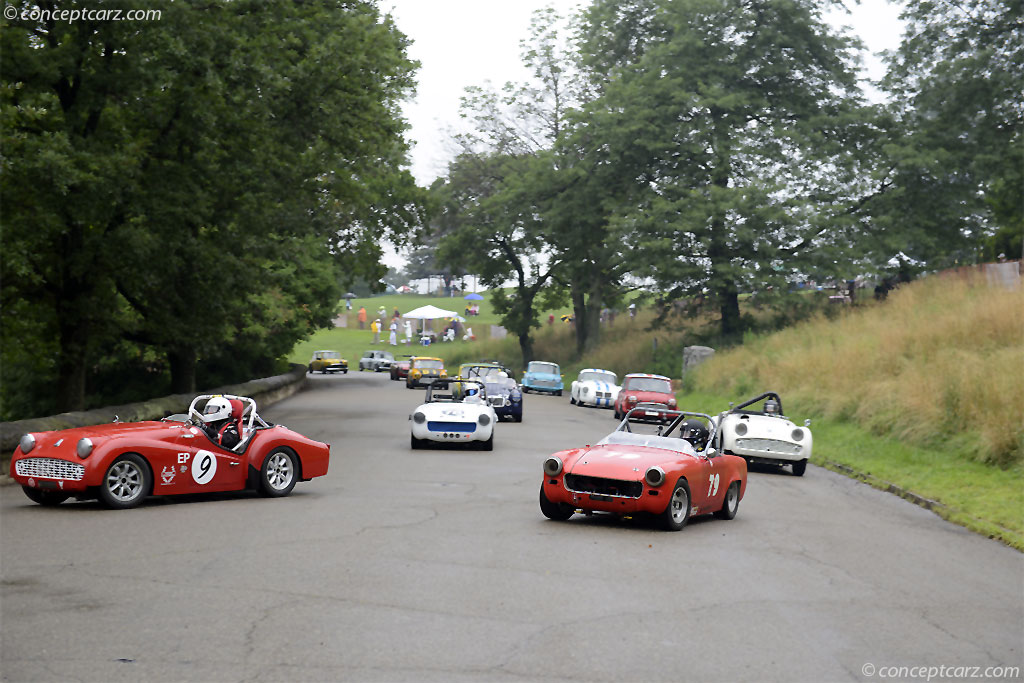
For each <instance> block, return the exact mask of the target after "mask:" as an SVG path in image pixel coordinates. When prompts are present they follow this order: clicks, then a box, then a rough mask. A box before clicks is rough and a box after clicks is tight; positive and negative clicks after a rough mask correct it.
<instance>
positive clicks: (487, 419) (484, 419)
mask: <svg viewBox="0 0 1024 683" xmlns="http://www.w3.org/2000/svg"><path fill="white" fill-rule="evenodd" d="M477 422H479V423H480V426H481V427H486V426H487V425H489V424H491V416H490V415H488V414H486V413H484V414H483V415H481V416H480V418H479V419H478V420H477Z"/></svg>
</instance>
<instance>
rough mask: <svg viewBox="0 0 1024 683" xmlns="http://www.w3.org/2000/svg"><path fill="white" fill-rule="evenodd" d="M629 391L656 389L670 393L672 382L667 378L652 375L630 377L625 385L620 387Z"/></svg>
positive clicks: (663, 392)
mask: <svg viewBox="0 0 1024 683" xmlns="http://www.w3.org/2000/svg"><path fill="white" fill-rule="evenodd" d="M622 388H623V389H625V390H629V391H657V392H660V393H662V394H671V393H672V384H671V383H670V382H669V381H668V380H667V379H655V378H654V377H630V378H629V379H627V380H626V385H625V386H624V387H622Z"/></svg>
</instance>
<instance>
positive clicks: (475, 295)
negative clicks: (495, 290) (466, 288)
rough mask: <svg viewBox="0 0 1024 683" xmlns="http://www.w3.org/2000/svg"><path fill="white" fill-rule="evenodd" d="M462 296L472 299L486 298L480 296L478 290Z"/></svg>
mask: <svg viewBox="0 0 1024 683" xmlns="http://www.w3.org/2000/svg"><path fill="white" fill-rule="evenodd" d="M462 298H463V299H469V300H470V301H483V300H484V298H483V297H482V296H480V295H479V294H477V293H476V292H474V293H472V294H467V295H466V296H464V297H462Z"/></svg>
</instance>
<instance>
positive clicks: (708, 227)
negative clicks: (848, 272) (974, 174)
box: [582, 0, 884, 336]
mask: <svg viewBox="0 0 1024 683" xmlns="http://www.w3.org/2000/svg"><path fill="white" fill-rule="evenodd" d="M854 44H855V43H854V42H853V41H852V40H851V39H848V38H845V37H842V36H838V35H834V34H833V33H832V32H831V31H830V30H829V28H828V27H827V26H826V25H825V24H824V22H823V21H822V19H821V16H820V8H819V6H818V3H816V2H813V1H811V0H796V1H794V2H785V3H783V2H775V1H773V0H752V1H750V2H745V3H741V4H735V3H723V2H719V1H717V0H678V1H672V0H639V1H638V2H633V3H628V4H625V5H623V4H621V3H618V2H613V1H612V0H598V1H597V2H595V3H594V4H593V5H592V6H591V8H590V9H589V10H588V11H587V13H586V16H585V21H584V25H583V41H582V49H583V51H584V62H585V63H586V64H587V65H588V67H589V68H590V69H592V70H593V71H594V72H595V73H603V74H606V75H607V85H605V86H604V87H603V89H602V91H601V94H600V97H598V98H597V99H596V100H595V101H594V102H593V103H592V104H591V105H590V106H589V107H588V108H587V113H588V119H589V120H590V122H591V123H590V127H591V128H592V129H593V131H594V135H595V138H596V139H595V140H594V141H593V142H592V143H591V147H592V149H594V150H596V152H595V161H594V163H595V165H597V166H599V167H601V166H607V167H610V168H616V167H618V168H620V169H624V170H625V171H626V172H628V173H629V174H631V175H632V178H633V182H632V183H631V186H632V194H631V196H630V198H629V201H628V202H622V209H621V210H620V212H619V214H618V216H617V217H616V218H615V219H614V221H615V224H616V228H617V232H618V235H619V236H620V237H621V240H622V241H623V244H624V245H625V246H626V247H627V248H628V249H629V252H630V255H629V259H630V266H631V271H632V273H633V274H634V275H635V276H638V277H641V278H651V279H652V280H653V281H654V282H656V283H657V285H658V286H659V288H660V289H661V290H662V291H663V292H665V296H666V297H668V298H671V299H676V298H681V297H683V296H686V295H690V296H693V295H700V294H703V293H705V291H706V292H707V294H709V295H710V296H711V298H712V299H713V301H715V302H716V303H717V306H718V309H719V311H720V315H721V332H722V334H723V335H725V336H734V335H737V334H738V333H739V332H740V331H741V330H742V327H743V325H742V322H741V319H740V311H739V294H740V292H741V291H754V290H762V289H767V288H770V287H778V286H781V285H784V284H785V281H786V279H787V278H788V277H794V276H798V275H799V274H800V273H802V272H807V271H809V270H812V269H814V270H818V271H821V270H822V269H827V270H835V269H836V265H835V264H836V263H837V262H842V263H844V264H848V265H847V268H849V267H851V266H850V265H849V264H853V263H854V259H855V258H856V257H857V256H858V253H859V252H858V251H857V250H856V249H852V248H851V247H852V246H853V245H854V244H855V241H854V240H853V239H852V238H851V236H852V235H856V234H859V233H860V231H861V229H862V227H863V221H864V220H865V219H864V217H863V216H862V215H861V213H860V212H861V210H862V209H863V206H864V203H865V201H866V198H867V197H871V196H872V195H873V193H874V192H875V191H878V190H879V189H880V188H881V187H882V186H883V185H884V181H880V182H881V184H880V185H878V186H875V187H874V188H872V187H870V186H869V185H868V184H867V182H866V179H868V178H870V174H869V171H870V170H871V168H870V166H869V165H868V164H869V162H870V158H869V157H868V156H867V155H866V152H867V151H868V150H869V149H870V142H871V140H872V136H873V132H872V130H871V128H870V125H869V124H870V121H871V114H872V112H871V111H870V110H867V109H865V108H863V107H862V104H861V100H860V96H859V90H858V87H857V81H856V72H855V70H854V66H853V65H854V57H853V55H852V54H851V52H850V50H851V48H852V47H853V46H854ZM853 267H856V266H853Z"/></svg>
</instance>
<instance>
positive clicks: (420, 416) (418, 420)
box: [412, 410, 427, 425]
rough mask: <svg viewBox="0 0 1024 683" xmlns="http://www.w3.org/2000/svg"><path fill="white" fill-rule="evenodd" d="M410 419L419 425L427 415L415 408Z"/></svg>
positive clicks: (425, 419) (424, 420)
mask: <svg viewBox="0 0 1024 683" xmlns="http://www.w3.org/2000/svg"><path fill="white" fill-rule="evenodd" d="M412 421H413V422H415V423H416V424H418V425H421V424H423V423H424V422H426V421H427V416H426V415H424V414H423V413H421V412H419V411H418V410H417V411H416V412H415V413H413V414H412Z"/></svg>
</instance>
